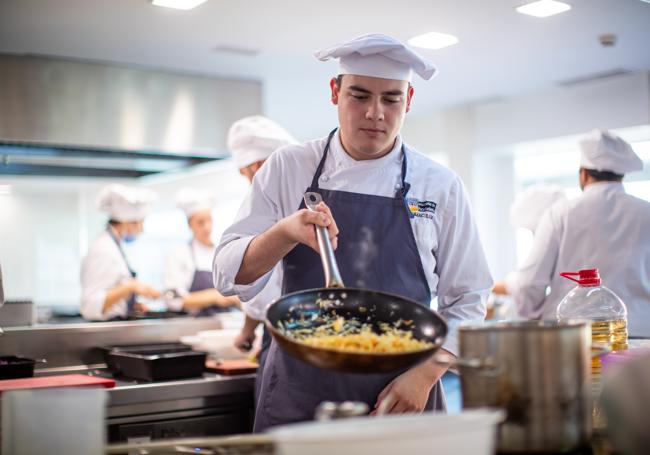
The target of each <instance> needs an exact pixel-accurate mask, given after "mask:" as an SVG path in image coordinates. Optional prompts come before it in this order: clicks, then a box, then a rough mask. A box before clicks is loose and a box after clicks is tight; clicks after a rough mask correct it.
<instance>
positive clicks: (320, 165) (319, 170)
mask: <svg viewBox="0 0 650 455" xmlns="http://www.w3.org/2000/svg"><path fill="white" fill-rule="evenodd" d="M337 129H338V128H334V129H333V130H332V131H331V132H330V134H329V136H327V144H325V150H323V157H322V158H321V159H320V163H318V167H317V168H316V172H315V173H314V178H313V179H312V180H311V188H314V189H318V179H320V175H321V173H322V172H323V167H324V166H325V159H326V158H327V152H328V151H329V149H330V142H332V137H334V133H336V130H337Z"/></svg>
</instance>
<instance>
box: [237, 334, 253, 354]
mask: <svg viewBox="0 0 650 455" xmlns="http://www.w3.org/2000/svg"><path fill="white" fill-rule="evenodd" d="M254 342H255V332H253V333H251V334H248V333H245V332H244V331H243V330H242V331H241V332H239V334H237V336H236V337H235V342H234V343H233V344H234V345H235V347H236V348H237V349H239V350H240V351H241V352H248V351H250V350H251V349H252V348H253V343H254Z"/></svg>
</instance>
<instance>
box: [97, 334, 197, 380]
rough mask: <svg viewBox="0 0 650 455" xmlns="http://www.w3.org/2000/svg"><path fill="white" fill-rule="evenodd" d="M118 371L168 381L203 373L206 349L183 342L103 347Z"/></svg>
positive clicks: (113, 369) (117, 372) (129, 375)
mask: <svg viewBox="0 0 650 455" xmlns="http://www.w3.org/2000/svg"><path fill="white" fill-rule="evenodd" d="M103 350H104V356H105V359H106V365H107V366H108V368H110V369H111V370H112V371H113V372H114V373H116V374H119V375H121V376H125V377H128V378H133V379H138V380H141V381H164V380H170V379H184V378H194V377H198V376H202V375H203V371H204V370H205V359H206V357H207V354H206V353H205V352H198V351H193V350H192V348H190V347H189V346H186V345H184V344H180V343H170V344H155V345H131V346H113V347H110V348H103Z"/></svg>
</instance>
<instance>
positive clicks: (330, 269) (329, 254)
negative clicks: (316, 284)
mask: <svg viewBox="0 0 650 455" xmlns="http://www.w3.org/2000/svg"><path fill="white" fill-rule="evenodd" d="M321 202H323V198H322V197H321V195H320V194H318V193H313V192H307V193H305V205H306V206H307V208H308V209H309V210H311V211H312V212H315V211H316V206H317V205H318V204H319V203H321ZM315 227H316V239H317V240H318V249H319V250H320V258H321V261H322V262H323V270H325V287H328V288H342V287H345V285H344V284H343V280H342V279H341V273H340V272H339V266H338V264H337V263H336V257H335V256H334V249H333V248H332V242H330V237H329V235H328V233H327V228H325V227H323V226H315Z"/></svg>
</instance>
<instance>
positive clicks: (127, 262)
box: [106, 226, 136, 278]
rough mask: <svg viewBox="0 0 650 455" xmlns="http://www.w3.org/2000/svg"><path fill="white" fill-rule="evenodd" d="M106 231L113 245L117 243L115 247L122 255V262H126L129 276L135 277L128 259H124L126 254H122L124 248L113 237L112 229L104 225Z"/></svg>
mask: <svg viewBox="0 0 650 455" xmlns="http://www.w3.org/2000/svg"><path fill="white" fill-rule="evenodd" d="M106 231H108V235H110V236H111V238H112V239H113V242H115V245H117V249H118V250H120V254H121V255H122V259H124V263H125V264H126V268H127V269H129V272H130V273H131V276H132V277H133V278H135V276H136V273H135V272H134V271H133V269H132V268H131V266H130V265H129V261H128V260H127V259H126V254H124V250H123V249H122V245H120V241H119V240H118V239H117V237H115V234H114V233H113V230H112V229H111V227H110V226H108V227H106Z"/></svg>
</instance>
